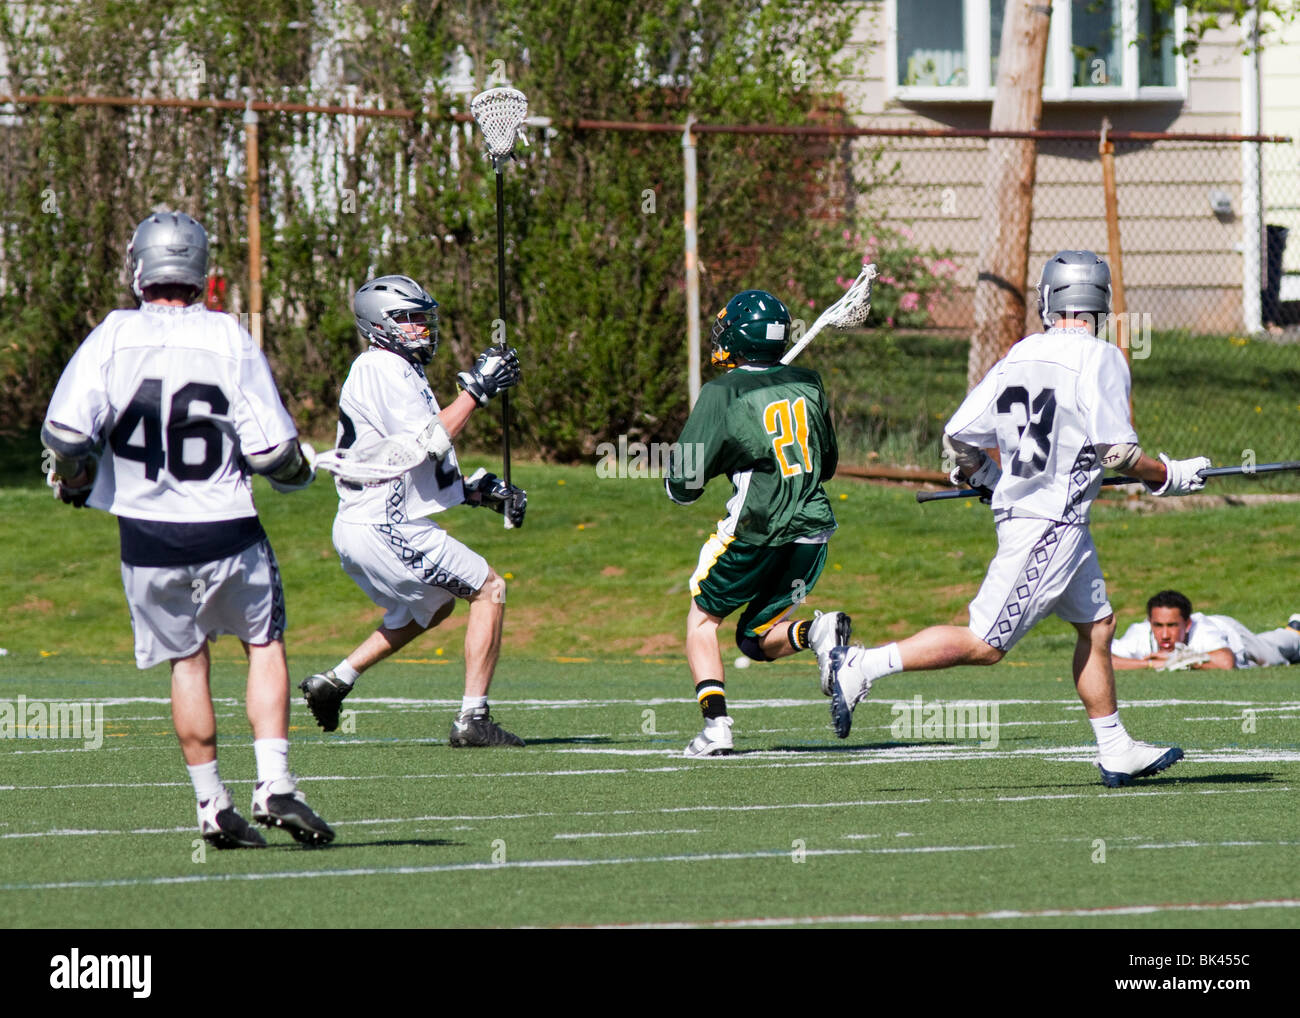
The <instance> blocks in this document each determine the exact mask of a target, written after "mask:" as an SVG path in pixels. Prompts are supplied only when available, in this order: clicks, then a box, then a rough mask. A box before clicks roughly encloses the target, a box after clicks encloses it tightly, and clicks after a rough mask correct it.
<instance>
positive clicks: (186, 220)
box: [126, 210, 208, 300]
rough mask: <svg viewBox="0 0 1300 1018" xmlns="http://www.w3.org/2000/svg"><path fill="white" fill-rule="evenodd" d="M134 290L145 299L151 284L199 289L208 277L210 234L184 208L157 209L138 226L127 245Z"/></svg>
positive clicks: (199, 292) (196, 291)
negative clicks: (171, 209)
mask: <svg viewBox="0 0 1300 1018" xmlns="http://www.w3.org/2000/svg"><path fill="white" fill-rule="evenodd" d="M126 255H127V259H128V261H129V262H130V266H131V292H132V293H134V294H135V295H136V297H137V298H138V299H139V300H144V291H145V290H146V289H147V288H148V287H151V286H163V285H168V284H171V285H177V286H185V287H189V288H191V289H193V290H194V291H195V300H197V299H198V297H199V296H201V295H202V293H203V288H204V286H205V285H206V283H207V280H208V234H207V231H205V230H204V229H203V227H202V226H201V225H199V223H198V222H196V221H195V220H193V219H191V218H190V217H189V216H187V215H186V214H185V213H184V212H169V211H167V210H163V211H161V212H155V213H153V214H152V215H151V216H149V218H148V219H146V220H145V221H144V222H142V223H141V224H140V225H139V226H137V227H136V228H135V233H134V234H133V235H132V237H131V243H130V244H128V245H127V248H126Z"/></svg>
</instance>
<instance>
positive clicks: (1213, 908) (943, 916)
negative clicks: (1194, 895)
mask: <svg viewBox="0 0 1300 1018" xmlns="http://www.w3.org/2000/svg"><path fill="white" fill-rule="evenodd" d="M1266 908H1300V899H1295V898H1277V899H1272V900H1269V899H1264V900H1261V901H1214V902H1209V901H1207V902H1199V901H1196V902H1171V903H1167V904H1153V905H1110V906H1103V907H1101V908H1034V909H1016V908H1004V909H997V910H995V911H992V912H928V913H926V912H916V913H906V912H905V913H900V914H898V915H882V914H872V913H859V914H856V915H821V916H785V917H782V918H775V917H771V918H767V917H764V918H753V919H712V920H707V919H706V920H702V921H699V922H689V921H679V922H666V923H613V924H608V925H597V926H583V927H570V928H576V929H596V930H611V929H618V930H629V929H632V930H689V929H703V928H715V929H716V928H726V929H739V928H750V927H763V926H842V925H852V926H859V925H861V926H866V925H871V924H875V923H951V922H992V921H996V920H1001V919H1090V918H1107V917H1110V916H1115V917H1122V916H1136V915H1158V914H1160V913H1162V912H1245V911H1249V910H1251V909H1266Z"/></svg>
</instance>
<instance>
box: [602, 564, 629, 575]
mask: <svg viewBox="0 0 1300 1018" xmlns="http://www.w3.org/2000/svg"><path fill="white" fill-rule="evenodd" d="M626 572H627V570H626V569H620V568H619V567H618V566H606V567H605V568H604V569H602V570H601V571H600V575H601V576H622V575H623V574H624V573H626Z"/></svg>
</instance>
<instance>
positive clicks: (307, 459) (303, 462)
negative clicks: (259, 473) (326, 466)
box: [266, 442, 316, 491]
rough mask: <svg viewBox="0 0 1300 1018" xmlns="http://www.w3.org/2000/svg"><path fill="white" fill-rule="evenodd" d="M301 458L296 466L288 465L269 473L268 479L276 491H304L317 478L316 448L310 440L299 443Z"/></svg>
mask: <svg viewBox="0 0 1300 1018" xmlns="http://www.w3.org/2000/svg"><path fill="white" fill-rule="evenodd" d="M298 454H299V456H300V459H299V461H298V463H297V465H296V467H286V468H285V470H284V471H283V472H276V473H274V474H268V475H267V477H266V479H267V480H268V481H270V482H271V487H272V488H274V489H275V490H276V491H302V489H303V488H305V487H307V485H309V484H311V482H312V481H314V480H316V450H315V449H314V448H312V446H311V443H309V442H299V443H298Z"/></svg>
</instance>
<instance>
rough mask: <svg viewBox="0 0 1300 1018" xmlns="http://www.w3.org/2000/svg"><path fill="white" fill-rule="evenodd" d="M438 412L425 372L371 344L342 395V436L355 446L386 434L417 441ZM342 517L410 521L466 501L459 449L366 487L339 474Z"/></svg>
mask: <svg viewBox="0 0 1300 1018" xmlns="http://www.w3.org/2000/svg"><path fill="white" fill-rule="evenodd" d="M437 412H438V401H437V400H436V399H434V397H433V390H432V389H430V388H429V380H428V379H427V378H426V377H425V375H424V372H423V371H422V370H420V369H419V368H417V367H416V366H415V365H413V364H412V363H411V362H410V361H408V360H407V359H406V358H405V357H403V356H401V355H400V354H396V353H393V352H392V351H391V350H384V349H382V348H380V347H371V348H370V349H369V350H367V351H366V352H365V353H363V354H362V355H361V356H360V357H358V358H357V359H356V360H355V361H353V362H352V369H351V370H350V371H349V372H348V377H347V380H346V381H345V382H344V383H343V391H342V392H340V393H339V425H338V438H337V441H336V442H335V444H336V445H337V446H339V447H341V448H352V447H353V446H362V445H366V444H369V443H374V442H378V441H380V440H381V439H384V438H397V437H399V436H406V437H408V438H411V439H414V438H415V437H416V436H417V435H419V434H420V432H421V431H423V430H424V428H425V426H426V425H427V424H428V423H429V421H430V420H431V419H432V418H433V415H434V414H436V413H437ZM334 486H335V488H336V489H337V491H338V494H339V511H338V518H339V519H340V520H343V521H344V522H345V523H405V522H406V521H407V520H412V519H416V518H418V517H421V516H428V515H430V514H431V513H440V512H442V511H443V510H444V509H450V508H451V507H452V506H454V505H460V504H461V503H462V502H464V501H465V486H464V484H463V483H462V481H461V476H460V465H459V464H458V463H457V462H456V453H455V451H454V450H453V451H452V452H450V453H448V454H447V456H446V457H444V458H443V459H442V460H441V461H435V460H432V459H427V460H425V461H424V462H422V463H421V464H420V465H419V466H417V467H415V468H414V469H412V470H411V471H409V472H408V473H406V474H403V475H402V476H401V477H398V478H396V479H395V480H392V481H388V482H386V483H384V484H376V485H370V486H362V485H358V484H350V483H348V482H346V481H340V480H338V479H337V478H335V482H334Z"/></svg>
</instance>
